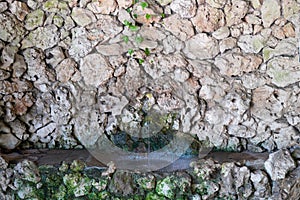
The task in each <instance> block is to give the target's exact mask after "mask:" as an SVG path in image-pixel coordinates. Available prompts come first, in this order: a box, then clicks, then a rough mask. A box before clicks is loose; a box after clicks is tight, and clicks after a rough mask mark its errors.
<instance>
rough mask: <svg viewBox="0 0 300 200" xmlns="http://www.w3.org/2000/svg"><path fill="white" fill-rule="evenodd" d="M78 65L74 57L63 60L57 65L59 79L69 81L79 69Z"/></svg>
mask: <svg viewBox="0 0 300 200" xmlns="http://www.w3.org/2000/svg"><path fill="white" fill-rule="evenodd" d="M76 66H77V64H76V62H75V61H74V60H73V59H72V58H67V59H65V60H63V61H62V62H61V63H60V64H59V65H58V66H56V67H55V71H56V78H57V80H59V81H60V82H63V83H65V82H68V81H69V80H70V79H71V78H72V76H73V75H74V73H75V72H76V71H77V69H76Z"/></svg>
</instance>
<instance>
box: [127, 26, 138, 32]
mask: <svg viewBox="0 0 300 200" xmlns="http://www.w3.org/2000/svg"><path fill="white" fill-rule="evenodd" d="M129 29H130V30H132V31H137V30H139V27H138V26H135V25H130V26H129Z"/></svg>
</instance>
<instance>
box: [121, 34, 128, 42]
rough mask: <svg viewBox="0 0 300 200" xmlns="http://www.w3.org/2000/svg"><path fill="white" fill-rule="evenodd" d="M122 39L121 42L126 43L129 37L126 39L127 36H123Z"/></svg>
mask: <svg viewBox="0 0 300 200" xmlns="http://www.w3.org/2000/svg"><path fill="white" fill-rule="evenodd" d="M122 39H123V41H124V42H125V43H128V41H129V37H128V36H127V35H124V36H123V37H122Z"/></svg>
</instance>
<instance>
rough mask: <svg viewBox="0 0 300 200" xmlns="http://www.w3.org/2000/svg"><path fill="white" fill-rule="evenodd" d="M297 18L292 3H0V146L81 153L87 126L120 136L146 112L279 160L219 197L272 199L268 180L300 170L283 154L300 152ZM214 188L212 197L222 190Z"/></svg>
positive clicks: (244, 174) (227, 171) (231, 176)
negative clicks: (122, 118) (161, 113)
mask: <svg viewBox="0 0 300 200" xmlns="http://www.w3.org/2000/svg"><path fill="white" fill-rule="evenodd" d="M142 3H143V4H142ZM299 10H300V2H299V1H296V0H286V1H285V0H281V1H280V0H266V1H259V0H250V1H246V0H241V1H238V0H228V1H226V0H197V1H196V0H173V1H172V0H156V1H146V0H145V1H139V2H138V1H128V0H112V1H108V0H101V1H94V0H80V1H73V0H62V1H58V0H48V1H33V0H27V1H13V0H5V1H1V2H0V21H1V23H0V147H1V148H3V149H15V148H16V147H19V148H27V147H34V148H46V147H47V148H75V147H76V148H82V147H83V145H84V144H85V142H83V141H81V140H82V139H83V138H93V139H94V140H96V139H97V138H98V135H94V134H92V132H93V131H92V132H89V131H86V130H87V127H93V128H95V129H97V130H99V132H105V133H112V132H114V131H115V129H116V127H118V126H119V128H120V127H121V128H122V127H123V128H124V127H127V126H125V125H122V124H118V123H119V121H118V118H117V116H118V115H120V113H122V114H124V113H127V114H128V116H135V117H136V118H135V119H134V120H137V121H138V120H139V118H140V117H141V114H140V113H139V112H138V110H143V111H145V110H146V111H147V106H148V107H149V105H150V107H151V106H154V107H158V109H162V110H165V111H168V112H171V111H172V112H173V111H174V112H175V111H176V112H177V113H178V114H179V117H178V119H177V121H175V122H176V123H175V125H174V127H176V124H178V126H182V127H181V128H182V129H183V130H184V132H185V133H186V134H191V135H193V136H194V137H196V138H197V139H198V140H200V141H207V142H208V143H210V144H212V145H213V146H214V147H215V148H217V149H221V150H222V149H223V150H224V149H225V150H234V151H240V150H249V151H255V152H263V151H268V152H273V151H278V152H279V154H280V155H279V157H278V158H275V157H274V155H273V154H271V155H270V159H269V160H268V161H267V162H266V164H265V168H266V169H265V170H266V171H249V169H246V168H243V167H242V166H238V165H236V164H226V165H224V166H223V170H222V173H221V174H222V180H223V181H224V182H226V183H227V182H232V181H233V180H235V179H236V180H235V181H236V183H235V184H234V186H232V185H227V186H226V187H225V186H224V187H223V186H222V187H221V188H220V194H224V195H227V193H230V195H237V196H239V195H244V196H243V197H240V198H248V197H250V196H251V195H252V196H253V195H254V196H260V195H262V198H263V197H265V196H267V195H271V193H272V192H273V191H275V190H276V189H274V190H273V189H272V190H269V189H268V187H266V189H263V186H262V185H265V184H267V183H268V181H267V177H268V176H270V177H271V179H272V180H273V181H281V179H282V178H284V177H285V176H286V175H287V174H288V173H287V172H288V171H289V170H293V169H294V168H296V167H297V166H298V168H299V161H298V163H297V162H296V163H294V164H292V161H291V158H290V156H288V154H287V153H286V151H288V150H291V149H293V148H295V147H297V146H299V145H300V144H299V143H300V135H299V131H300V117H299V113H300V97H299V95H300V78H299V77H300V68H299V66H300V62H299V50H298V49H299V38H300V33H299V29H300V20H299V19H300V17H299ZM166 80H168V81H166ZM166 82H168V83H169V85H168V84H166V85H167V86H166V87H165V88H160V87H158V86H163V85H165V83H166ZM149 83H151V84H152V83H155V84H154V85H151V84H150V86H147V87H145V85H146V84H149ZM173 83H176V84H173ZM170 88H171V89H170ZM176 88H177V90H176ZM172 89H173V91H172ZM174 91H176V92H174ZM181 91H185V92H183V93H182V92H181ZM172 92H173V93H172ZM128 104H130V106H132V107H133V108H135V109H133V110H130V109H128V107H126V106H127V105H128ZM91 108H93V112H90V110H91ZM127 119H128V118H127ZM130 119H131V121H127V122H128V123H129V122H130V123H129V124H130V126H128V127H130V128H132V129H135V128H137V127H138V125H137V123H136V121H134V120H133V118H130ZM179 128H180V127H179ZM175 129H176V128H175ZM84 141H87V140H84ZM90 143H91V144H92V143H93V141H90ZM281 149H288V150H284V151H283V150H281ZM281 154H283V155H281ZM275 156H276V155H275ZM278 159H279V160H278ZM280 159H282V160H280ZM280 162H285V164H286V165H285V166H283V168H282V169H281V168H280V167H281V166H280V165H278V164H276V163H280ZM23 164H24V163H23ZM25 164H26V163H25ZM27 165H31V164H30V163H29V164H28V163H27ZM278 167H279V168H280V169H278ZM296 169H297V168H296ZM298 171H299V170H298ZM7 173H8V172H7ZM34 177H35V176H34ZM237 177H239V178H237ZM68 178H70V177H66V180H67V179H68ZM115 179H117V178H115ZM170 180H172V177H169V178H168V179H166V180H164V181H161V182H159V185H160V186H161V187H163V185H164V184H165V183H168V182H170ZM249 180H251V181H252V182H253V184H246V185H243V181H244V182H245V181H246V182H247V181H249ZM28 181H32V180H28ZM35 181H38V179H36V180H34V182H35ZM82 184H89V183H84V182H83V183H82ZM178 184H179V183H178ZM207 184H209V190H208V192H207V194H205V195H206V197H204V196H205V195H204V196H203V197H202V198H206V199H209V198H211V196H212V195H213V194H215V193H216V192H215V191H218V190H219V188H218V186H216V185H215V183H213V182H207ZM242 185H243V186H242ZM298 185H299V184H298ZM177 186H178V185H177ZM177 186H168V187H169V190H172V189H174V188H176V187H177ZM16 187H17V186H16ZM28 187H29V186H28ZM28 187H25V189H26V188H27V189H28ZM114 187H117V186H114ZM178 187H179V186H178ZM195 187H196V186H195ZM197 187H200V189H199V188H198V189H195V191H201V190H202V189H203V188H202V189H201V187H202V186H201V185H198V186H197ZM272 187H276V184H272ZM120 188H122V187H120ZM25 189H24V190H25ZM111 189H113V190H119V189H118V188H112V187H111ZM254 190H255V192H253V193H251V192H250V191H254ZM288 190H289V191H290V190H292V189H291V188H290V189H288ZM23 192H24V191H23ZM242 193H243V194H242ZM2 194H3V193H1V194H0V198H1V197H2V196H1V195H2ZM79 194H82V193H80V192H79ZM20 195H21V196H20V198H22V197H24V196H22V195H24V194H23V193H22V194H20ZM151 195H154V196H155V195H162V196H165V197H167V198H173V197H174V196H173V195H174V194H172V193H171V194H169V193H165V191H160V190H159V189H157V190H156V193H153V194H151ZM264 195H265V196H264ZM274 195H275V194H274ZM24 198H25V197H24ZM149 198H150V197H149ZM153 198H154V197H153ZM199 198H200V197H199ZM254 198H255V197H254ZM274 198H275V199H276V198H277V196H274ZM195 199H197V197H195Z"/></svg>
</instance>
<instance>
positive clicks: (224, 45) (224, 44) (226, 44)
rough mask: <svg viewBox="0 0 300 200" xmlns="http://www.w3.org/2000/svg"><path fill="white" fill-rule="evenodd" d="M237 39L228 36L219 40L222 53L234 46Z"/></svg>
mask: <svg viewBox="0 0 300 200" xmlns="http://www.w3.org/2000/svg"><path fill="white" fill-rule="evenodd" d="M236 43H237V40H236V39H235V38H233V37H228V38H225V39H223V40H221V41H220V43H219V46H220V51H221V53H224V52H225V51H226V50H229V49H233V48H234V47H235V46H236Z"/></svg>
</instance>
